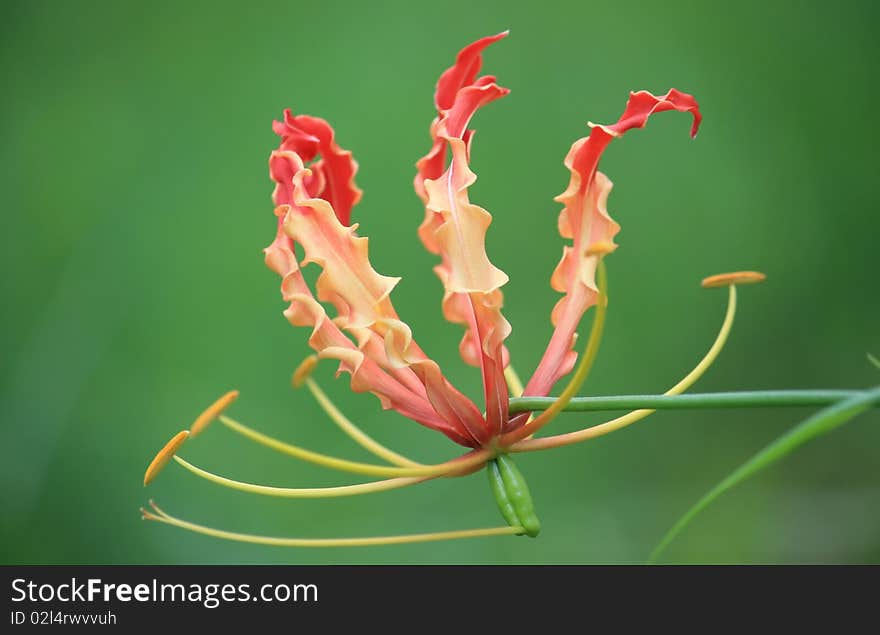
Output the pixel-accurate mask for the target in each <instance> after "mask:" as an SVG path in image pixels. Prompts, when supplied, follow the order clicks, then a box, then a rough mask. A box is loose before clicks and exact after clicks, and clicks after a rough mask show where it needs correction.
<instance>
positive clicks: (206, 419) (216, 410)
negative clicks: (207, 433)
mask: <svg viewBox="0 0 880 635" xmlns="http://www.w3.org/2000/svg"><path fill="white" fill-rule="evenodd" d="M236 399H238V391H237V390H230V391H229V392H228V393H226V394H225V395H223V396H222V397H220V399H218V400H217V401H215V402H214V403H212V404H211V405H210V406H208V407H207V408H205V411H204V412H202V414H200V415H199V416H198V417H197V418H196V420H195V421H194V422H193V424H192V425H191V426H190V428H189V432H190V434H192V435H193V436H196V435H197V434H200V433H201V432H202V430H204V429H205V428H207V427H208V424H209V423H211V422H212V421H213V420H214V419H216V418H217V417H218V416H220V415H221V414H222V413H223V411H224V410H226V409H227V408H228V407H229V406H230V405H231V404H232V402H233V401H235V400H236Z"/></svg>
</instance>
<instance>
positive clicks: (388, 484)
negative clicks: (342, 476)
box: [174, 456, 433, 498]
mask: <svg viewBox="0 0 880 635" xmlns="http://www.w3.org/2000/svg"><path fill="white" fill-rule="evenodd" d="M174 460H175V461H177V462H178V463H179V464H180V465H182V466H183V467H184V468H186V469H187V470H189V471H190V472H192V473H193V474H195V475H196V476H199V477H201V478H203V479H205V480H207V481H211V482H212V483H216V484H218V485H222V486H223V487H229V488H231V489H236V490H240V491H242V492H248V493H250V494H260V495H262V496H277V497H279V498H338V497H342V496H357V495H359V494H372V493H374V492H384V491H386V490H392V489H400V488H401V487H407V486H409V485H415V484H416V483H422V482H424V481H427V480H430V479H431V478H433V477H431V476H416V477H408V478H392V479H387V480H384V481H376V482H373V483H358V484H357V485H341V486H338V487H302V488H297V487H273V486H271V485H256V484H254V483H245V482H243V481H235V480H233V479H231V478H226V477H225V476H219V475H218V474H213V473H212V472H209V471H207V470H203V469H202V468H200V467H196V466H195V465H193V464H192V463H190V462H189V461H186V460H184V459H182V458H181V457H179V456H175V457H174Z"/></svg>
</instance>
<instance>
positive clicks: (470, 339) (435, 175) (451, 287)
mask: <svg viewBox="0 0 880 635" xmlns="http://www.w3.org/2000/svg"><path fill="white" fill-rule="evenodd" d="M504 35H506V33H504V34H499V35H498V36H493V37H489V38H483V39H482V40H479V41H477V42H475V43H473V44H471V45H470V46H468V47H465V48H464V49H463V50H462V51H461V52H460V53H459V55H458V57H457V59H456V63H455V65H453V66H452V67H451V68H449V69H447V71H446V72H444V73H443V75H441V77H440V80H439V82H438V84H437V92H436V94H435V101H436V106H437V110H438V118H437V119H435V120H434V122H433V123H432V125H431V135H432V138H433V145H432V148H431V150H430V152H429V153H428V154H427V155H426V156H425V157H423V158H422V159H421V160H420V161H419V162H418V163H417V168H418V174H417V175H416V180H415V187H416V192H417V193H418V194H419V196H420V197H421V198H422V200H423V201H424V203H425V220H424V222H423V223H422V225H421V227H420V228H419V237H420V238H421V239H422V242H423V243H424V245H425V248H426V249H428V251H430V252H431V253H434V254H438V255H439V256H440V258H441V262H440V264H439V265H437V266H436V267H435V269H434V271H435V272H436V273H437V276H438V277H439V278H440V280H441V282H442V283H443V286H444V297H443V313H444V316H445V317H446V318H447V319H448V320H450V321H452V322H455V323H459V324H462V325H463V326H464V327H465V329H466V330H465V335H464V338H463V339H462V342H461V345H460V346H459V350H460V352H461V355H462V358H463V359H464V360H465V361H466V362H467V363H470V364H474V365H477V366H479V367H480V370H481V373H482V377H483V386H484V392H485V397H486V420H487V423H488V426H489V429H490V433H491V434H497V433H499V432H500V431H501V427H502V426H503V424H504V422H506V421H507V385H506V383H505V382H504V380H503V372H504V364H505V363H506V361H507V351H506V349H505V348H504V345H503V342H504V340H505V339H506V338H507V336H508V335H509V334H510V324H509V323H508V322H507V320H505V319H504V317H503V316H502V314H501V307H502V305H503V294H502V293H501V291H500V288H501V287H502V286H503V285H504V284H506V283H507V275H506V274H505V273H504V272H503V271H501V270H500V269H498V268H497V267H496V266H494V265H493V264H492V263H491V261H490V260H489V258H488V256H487V255H486V246H485V240H486V231H487V229H488V227H489V224H490V223H491V222H492V217H491V215H490V214H489V213H488V212H487V211H486V210H485V209H483V208H481V207H479V206H477V205H474V204H472V203H471V202H470V200H469V197H468V188H469V187H470V186H471V185H472V184H473V183H474V181H475V180H476V176H475V175H474V173H473V172H472V171H471V170H470V168H469V166H468V158H469V152H470V142H471V140H472V138H473V131H472V130H469V129H468V125H469V123H470V120H471V118H472V117H473V116H474V114H475V113H476V111H477V110H478V109H479V108H480V107H482V106H484V105H486V104H488V103H490V102H492V101H494V100H496V99H499V98H500V97H503V96H504V95H506V94H507V93H508V92H509V91H508V90H507V89H506V88H502V87H501V86H499V85H498V84H496V83H495V79H494V77H489V76H486V77H481V78H477V74H478V72H479V69H480V65H481V63H482V59H481V53H482V50H483V49H484V48H485V47H486V46H488V45H489V44H491V43H492V42H495V41H497V40H499V39H501V38H502V37H504ZM447 150H449V151H450V153H451V160H450V162H449V165H448V166H446V164H445V161H446V154H447Z"/></svg>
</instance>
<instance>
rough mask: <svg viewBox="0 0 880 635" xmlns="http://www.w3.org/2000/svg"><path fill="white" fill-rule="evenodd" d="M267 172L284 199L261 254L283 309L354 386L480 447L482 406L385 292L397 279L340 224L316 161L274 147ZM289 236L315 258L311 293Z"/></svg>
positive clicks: (484, 434) (461, 441)
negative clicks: (332, 312) (320, 191)
mask: <svg viewBox="0 0 880 635" xmlns="http://www.w3.org/2000/svg"><path fill="white" fill-rule="evenodd" d="M282 145H283V142H282ZM313 165H314V164H313ZM270 174H271V176H272V178H273V179H274V180H275V181H276V189H275V194H274V198H275V200H276V202H278V203H280V204H279V205H278V207H277V208H276V212H275V213H276V215H277V216H278V218H279V225H278V233H277V235H276V238H275V241H273V243H272V244H271V245H270V246H269V247H268V248H267V249H266V261H267V264H268V265H269V266H270V267H271V268H272V269H273V270H275V271H276V272H278V273H279V274H280V275H282V277H283V282H282V295H283V296H284V298H285V299H286V300H288V301H289V302H290V303H291V304H290V306H289V308H288V309H287V311H286V312H285V315H286V316H287V317H288V319H289V320H290V321H291V323H293V324H294V325H297V326H310V327H312V335H311V337H310V338H309V344H310V345H311V346H312V348H314V349H315V350H316V351H318V355H319V357H322V358H329V359H336V360H337V361H339V363H340V366H339V370H340V372H348V373H349V374H350V375H351V385H352V389H353V390H355V391H357V392H362V391H369V392H372V393H373V394H375V395H376V396H378V397H379V399H380V400H381V402H382V405H383V407H385V408H393V409H394V410H397V411H398V412H400V413H401V414H403V415H404V416H407V417H409V418H411V419H413V420H415V421H417V422H419V423H421V424H423V425H425V426H427V427H429V428H432V429H435V430H438V431H440V432H442V433H443V434H445V435H446V436H447V437H449V438H450V439H452V440H453V441H455V442H456V443H459V444H461V445H465V446H468V447H479V446H481V445H483V444H484V443H485V442H486V441H488V439H489V435H488V432H487V427H486V424H485V420H484V418H483V415H482V413H481V412H480V411H479V409H478V408H477V407H476V405H474V404H473V402H471V401H470V399H468V398H467V397H466V396H465V395H463V394H462V393H460V392H459V391H458V390H456V389H455V388H454V387H453V386H452V385H451V384H450V383H449V382H448V381H447V380H446V378H445V377H443V375H442V373H441V372H440V369H439V368H438V367H437V364H436V363H434V362H433V361H431V360H430V359H428V358H427V356H425V354H424V353H423V352H422V350H421V349H420V348H419V347H418V345H417V344H416V343H415V342H414V341H413V339H412V333H411V331H410V329H409V327H408V326H407V325H406V324H405V323H403V322H402V321H400V319H399V318H398V317H397V313H396V312H395V310H394V307H393V306H392V304H391V299H390V293H391V291H392V290H393V288H394V286H395V285H396V284H397V282H398V280H399V279H398V278H392V277H389V276H383V275H381V274H379V273H378V272H376V271H375V270H374V269H373V267H372V265H371V264H370V260H369V254H368V249H369V241H368V239H366V238H363V237H360V236H358V235H357V233H356V230H357V225H353V226H346V225H344V224H343V222H342V220H341V219H340V218H339V215H338V214H337V213H336V212H335V210H334V208H333V207H332V205H331V204H330V203H329V201H328V200H326V199H324V198H320V197H316V196H314V195H313V191H316V190H315V189H313V187H314V186H315V184H316V183H320V181H316V180H315V174H314V172H313V170H312V169H310V168H307V167H305V165H304V164H303V160H302V158H301V157H300V156H299V155H298V154H297V153H296V152H295V151H293V150H278V151H276V152H273V153H272V155H271V157H270ZM295 243H299V244H300V245H302V247H303V250H304V252H305V259H304V260H303V263H302V264H307V263H315V264H317V265H318V266H319V267H320V268H321V273H320V275H319V276H318V279H317V282H316V285H315V288H316V291H317V298H316V297H315V296H313V295H312V292H311V290H310V289H309V287H308V286H307V284H306V282H305V280H304V278H303V276H302V272H301V271H300V263H299V262H297V258H296V255H295V252H294V250H293V245H294V244H295ZM319 300H320V301H321V302H326V303H328V304H330V305H332V306H333V307H334V308H335V309H336V312H337V316H336V317H334V318H333V319H329V317H328V316H327V314H326V312H325V309H324V307H323V306H322V305H321V303H320V302H319ZM343 331H347V332H348V333H349V335H351V336H352V337H353V338H354V339H355V342H356V343H355V342H353V341H352V340H351V339H350V338H349V337H348V336H347V335H346V334H345V333H344V332H343Z"/></svg>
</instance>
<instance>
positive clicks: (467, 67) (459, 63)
mask: <svg viewBox="0 0 880 635" xmlns="http://www.w3.org/2000/svg"><path fill="white" fill-rule="evenodd" d="M508 33H509V31H503V32H501V33H498V34H497V35H489V36H487V37H484V38H480V39H479V40H477V41H476V42H472V43H471V44H468V45H467V46H466V47H464V48H463V49H461V50H460V51H459V52H458V55H457V56H456V58H455V64H453V65H452V66H450V67H449V68H447V69H446V70H445V71H443V74H442V75H440V79H439V80H437V90H436V91H435V92H434V105H435V106H436V107H437V110H438V111H443V110H447V109H449V108H452V104H453V102H454V101H455V96H456V94H457V93H458V91H459V90H461V89H462V88H464V87H465V86H469V85H471V84H473V83H474V81H475V80H476V79H477V74H478V73H479V72H480V68H481V67H482V65H483V56H482V53H483V50H484V49H485V48H486V47H487V46H489V45H490V44H493V43H494V42H497V41H498V40H501V39H503V38H505V37H507V34H508Z"/></svg>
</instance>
